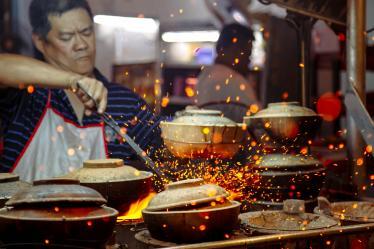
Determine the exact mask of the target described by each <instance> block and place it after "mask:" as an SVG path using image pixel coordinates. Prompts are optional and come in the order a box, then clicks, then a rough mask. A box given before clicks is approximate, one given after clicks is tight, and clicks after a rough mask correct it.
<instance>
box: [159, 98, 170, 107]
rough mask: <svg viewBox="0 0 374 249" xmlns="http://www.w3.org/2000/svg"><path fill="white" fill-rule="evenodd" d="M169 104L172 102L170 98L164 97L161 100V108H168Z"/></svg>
mask: <svg viewBox="0 0 374 249" xmlns="http://www.w3.org/2000/svg"><path fill="white" fill-rule="evenodd" d="M169 102H170V100H169V98H168V97H163V98H162V100H161V106H162V107H167V106H168V104H169Z"/></svg>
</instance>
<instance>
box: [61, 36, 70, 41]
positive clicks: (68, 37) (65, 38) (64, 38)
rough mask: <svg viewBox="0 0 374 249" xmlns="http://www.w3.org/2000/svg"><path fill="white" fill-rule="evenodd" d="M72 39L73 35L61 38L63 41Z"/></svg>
mask: <svg viewBox="0 0 374 249" xmlns="http://www.w3.org/2000/svg"><path fill="white" fill-rule="evenodd" d="M71 38H72V36H71V35H66V36H60V40H61V41H70V40H71Z"/></svg>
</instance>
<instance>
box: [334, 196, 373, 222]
mask: <svg viewBox="0 0 374 249" xmlns="http://www.w3.org/2000/svg"><path fill="white" fill-rule="evenodd" d="M331 213H332V214H333V216H334V217H336V218H339V219H341V220H351V221H361V222H374V203H373V202H365V201H348V202H333V203H331Z"/></svg>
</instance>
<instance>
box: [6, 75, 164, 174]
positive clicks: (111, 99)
mask: <svg viewBox="0 0 374 249" xmlns="http://www.w3.org/2000/svg"><path fill="white" fill-rule="evenodd" d="M94 73H95V77H96V78H97V79H98V80H100V81H101V82H103V84H104V85H105V87H106V88H107V89H108V105H107V109H106V112H108V113H109V114H110V115H112V117H113V118H114V119H115V120H116V121H117V123H118V124H119V125H120V126H121V127H125V128H126V130H127V134H128V135H129V136H130V137H132V138H134V140H135V142H136V143H137V144H139V145H140V147H141V148H143V149H144V150H146V151H147V152H148V153H149V154H150V155H151V156H152V155H153V153H154V152H155V150H156V149H157V148H159V147H160V146H161V144H162V140H161V135H160V133H161V131H160V128H159V122H160V118H159V117H157V116H155V115H154V114H153V112H152V111H151V110H150V108H149V106H148V105H147V104H146V102H145V101H144V100H143V99H142V98H140V97H139V96H138V95H137V94H135V93H134V92H133V91H132V90H130V89H128V88H126V87H124V86H122V85H119V84H116V83H112V82H109V81H108V80H107V79H106V78H105V77H104V76H103V75H102V74H101V73H100V72H99V71H98V70H95V72H94ZM49 91H50V92H51V102H50V103H51V106H52V108H53V109H55V110H56V111H57V112H59V113H60V114H61V115H62V116H64V118H65V119H66V120H67V121H69V122H73V123H74V124H76V125H78V126H79V125H81V124H79V122H78V119H77V117H76V115H75V113H74V110H73V108H72V106H71V104H70V102H69V100H68V97H67V95H66V94H65V92H64V90H63V89H47V88H39V87H35V89H34V91H33V92H32V93H29V92H28V91H27V90H25V89H24V90H20V89H16V88H6V89H0V121H1V123H0V124H1V129H0V132H1V133H0V134H2V135H1V136H2V137H1V138H2V142H3V151H2V153H1V155H0V172H9V171H10V170H11V169H12V168H13V165H14V164H15V162H16V160H17V158H18V157H19V155H20V154H21V152H22V150H23V149H24V148H25V145H26V143H27V141H28V140H29V139H30V137H31V136H32V134H33V133H34V129H35V127H36V126H37V124H38V122H39V120H40V117H41V115H42V112H43V110H44V109H45V107H46V104H47V100H48V94H49ZM100 122H102V119H101V117H100V116H99V115H97V114H96V113H94V114H93V115H91V116H84V117H83V121H82V125H83V126H90V125H93V124H98V123H100ZM105 139H106V140H107V146H108V153H109V155H108V156H109V157H110V158H122V159H124V160H125V162H126V161H129V160H131V161H132V160H135V159H136V154H135V153H134V152H133V150H132V149H131V148H130V147H129V145H128V144H127V143H125V142H123V141H122V140H121V139H120V138H119V137H118V136H117V135H116V134H115V133H114V132H113V131H112V130H111V128H110V127H107V126H105ZM39 153H43V152H42V151H41V152H39Z"/></svg>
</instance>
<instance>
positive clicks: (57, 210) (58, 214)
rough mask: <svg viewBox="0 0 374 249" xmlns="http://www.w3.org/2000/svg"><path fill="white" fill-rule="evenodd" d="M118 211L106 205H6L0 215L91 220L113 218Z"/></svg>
mask: <svg viewBox="0 0 374 249" xmlns="http://www.w3.org/2000/svg"><path fill="white" fill-rule="evenodd" d="M117 215H118V211H117V210H115V209H114V208H110V207H107V206H89V207H87V206H83V207H70V206H67V207H64V206H50V207H47V208H43V209H41V208H37V209H33V208H18V209H17V208H15V207H6V208H4V209H0V217H1V218H3V219H4V218H5V219H13V220H28V221H32V220H36V221H40V220H44V221H66V222H68V221H74V222H77V221H85V220H87V221H92V220H98V219H104V220H106V219H109V218H113V219H114V218H115V217H116V216H117Z"/></svg>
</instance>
